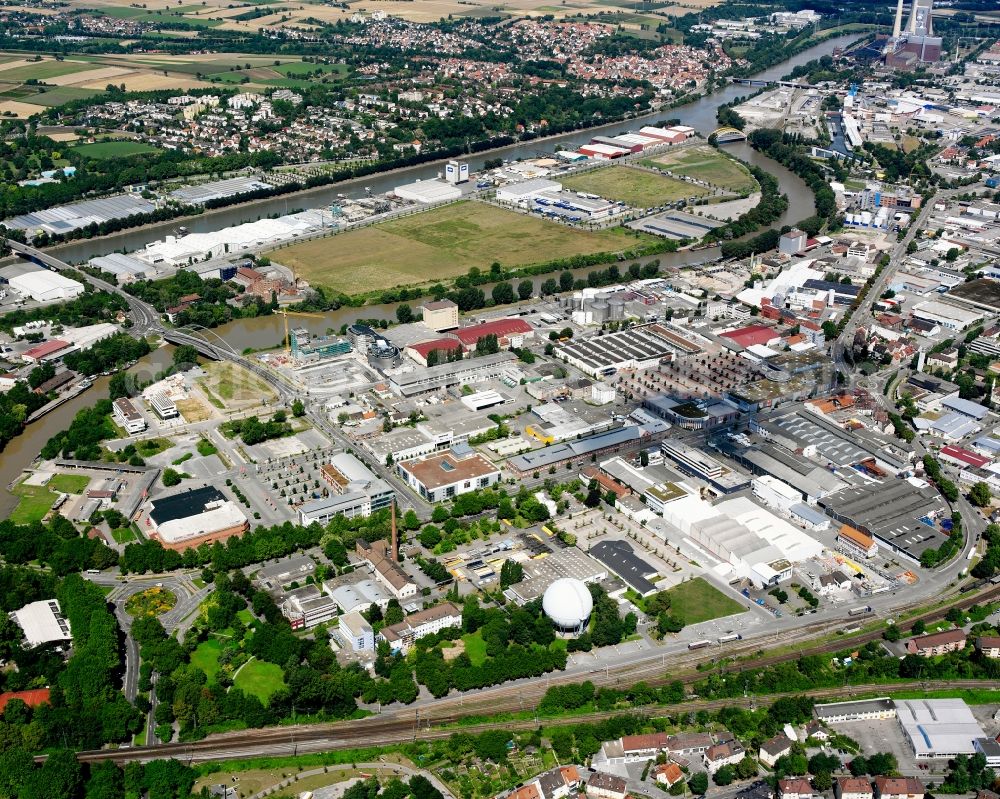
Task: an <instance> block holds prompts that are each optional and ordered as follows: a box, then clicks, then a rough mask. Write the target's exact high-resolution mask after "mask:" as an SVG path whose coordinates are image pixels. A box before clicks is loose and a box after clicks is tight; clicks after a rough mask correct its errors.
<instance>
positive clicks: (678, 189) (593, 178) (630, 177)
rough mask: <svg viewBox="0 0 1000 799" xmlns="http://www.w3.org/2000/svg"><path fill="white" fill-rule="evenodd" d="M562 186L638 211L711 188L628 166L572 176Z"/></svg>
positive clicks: (704, 191) (702, 192)
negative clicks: (626, 205)
mask: <svg viewBox="0 0 1000 799" xmlns="http://www.w3.org/2000/svg"><path fill="white" fill-rule="evenodd" d="M562 184H563V186H564V187H565V188H567V189H569V190H570V191H582V192H585V193H587V194H597V195H599V196H601V197H603V198H604V199H606V200H617V201H620V202H623V203H626V204H628V205H631V206H633V207H635V208H653V207H655V206H658V205H663V204H665V203H672V202H675V201H676V200H685V199H687V198H689V197H701V196H702V195H705V194H708V190H707V189H704V188H702V187H701V186H696V185H694V184H693V183H686V182H685V181H683V180H676V179H675V178H670V177H666V176H665V175H657V174H656V173H654V172H646V171H644V170H642V169H634V168H632V167H627V166H607V167H602V168H601V169H594V170H592V171H590V172H585V173H583V174H582V175H572V176H571V177H568V178H564V179H563V180H562Z"/></svg>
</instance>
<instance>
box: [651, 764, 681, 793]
mask: <svg viewBox="0 0 1000 799" xmlns="http://www.w3.org/2000/svg"><path fill="white" fill-rule="evenodd" d="M653 777H654V779H655V780H656V781H657V782H658V783H660V785H666V786H667V787H668V788H671V787H673V786H674V785H676V784H677V783H679V782H680V781H681V780H683V779H684V772H683V771H681V767H680V766H678V765H677V764H676V763H662V764H661V765H659V766H657V767H656V768H655V769H653Z"/></svg>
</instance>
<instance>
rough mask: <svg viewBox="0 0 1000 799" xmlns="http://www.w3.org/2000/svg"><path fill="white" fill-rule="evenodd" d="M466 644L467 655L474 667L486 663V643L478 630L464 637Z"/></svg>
mask: <svg viewBox="0 0 1000 799" xmlns="http://www.w3.org/2000/svg"><path fill="white" fill-rule="evenodd" d="M462 641H464V642H465V654H467V655H468V656H469V660H471V661H472V665H473V666H480V665H482V664H483V663H484V662H485V661H486V642H485V641H484V640H483V636H482V635H480V633H479V631H478V630H477V631H476V632H474V633H469V634H467V635H463V636H462Z"/></svg>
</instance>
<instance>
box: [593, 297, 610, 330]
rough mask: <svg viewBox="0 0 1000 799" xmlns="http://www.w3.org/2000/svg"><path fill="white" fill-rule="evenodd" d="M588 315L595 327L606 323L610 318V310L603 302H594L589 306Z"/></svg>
mask: <svg viewBox="0 0 1000 799" xmlns="http://www.w3.org/2000/svg"><path fill="white" fill-rule="evenodd" d="M590 313H591V316H592V317H593V319H594V324H595V325H599V324H601V323H602V322H607V321H608V319H610V318H611V309H610V308H609V307H608V304H607V303H606V302H605V301H604V300H595V301H594V302H592V303H591V304H590Z"/></svg>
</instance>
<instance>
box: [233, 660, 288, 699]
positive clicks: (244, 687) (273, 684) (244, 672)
mask: <svg viewBox="0 0 1000 799" xmlns="http://www.w3.org/2000/svg"><path fill="white" fill-rule="evenodd" d="M233 687H234V688H239V689H240V690H241V691H243V692H244V693H247V694H253V695H254V696H256V697H257V698H258V699H259V700H260V701H261V702H262V703H264V704H265V705H266V704H267V702H268V700H269V699H270V698H271V696H272V695H273V694H274V693H275V692H276V691H278V690H279V689H281V688H284V687H285V673H284V672H283V671H282V670H281V666H276V665H274V664H273V663H265V662H264V661H262V660H251V661H250V662H249V663H247V664H246V665H245V666H243V668H241V669H240V670H239V673H237V675H236V679H235V680H234V681H233Z"/></svg>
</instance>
